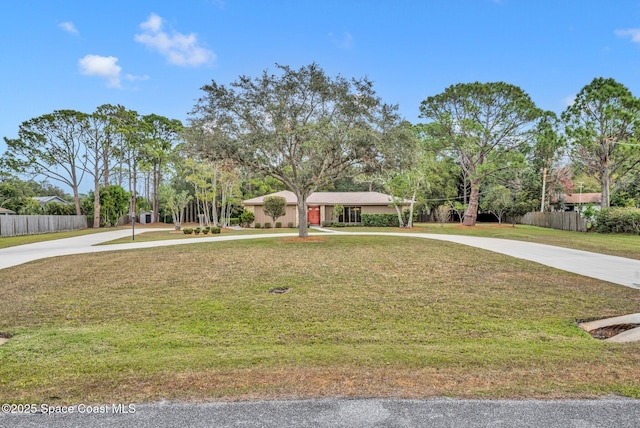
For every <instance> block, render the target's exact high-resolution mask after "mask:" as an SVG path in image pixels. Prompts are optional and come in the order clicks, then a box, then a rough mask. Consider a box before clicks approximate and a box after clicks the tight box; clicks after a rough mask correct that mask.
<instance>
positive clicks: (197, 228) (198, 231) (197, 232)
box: [193, 227, 200, 235]
mask: <svg viewBox="0 0 640 428" xmlns="http://www.w3.org/2000/svg"><path fill="white" fill-rule="evenodd" d="M193 233H195V234H196V235H200V228H199V227H196V228H195V229H193Z"/></svg>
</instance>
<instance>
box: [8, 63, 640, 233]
mask: <svg viewBox="0 0 640 428" xmlns="http://www.w3.org/2000/svg"><path fill="white" fill-rule="evenodd" d="M202 91H203V96H202V97H201V98H200V99H199V100H198V102H197V103H196V105H195V106H194V109H193V111H192V112H191V113H190V116H189V122H188V126H187V127H183V126H182V124H181V123H180V122H179V121H176V120H170V119H168V118H165V117H162V116H157V115H148V116H140V115H138V114H137V113H136V112H133V111H130V110H127V109H125V108H124V107H121V106H110V105H105V106H101V107H99V108H98V109H97V110H96V112H95V113H92V114H85V113H79V112H75V111H70V110H64V111H56V112H54V113H52V114H49V115H44V116H41V117H39V118H36V119H32V120H30V121H27V122H25V123H23V124H22V125H21V126H20V129H19V133H18V134H19V137H18V138H17V139H7V138H5V141H6V143H7V146H8V150H7V153H5V155H4V156H3V157H2V159H1V163H2V165H3V166H4V169H5V170H9V171H12V172H17V173H22V174H27V173H30V174H33V175H40V176H44V177H46V178H48V179H50V180H57V181H58V182H60V183H63V184H65V185H67V186H68V187H70V188H71V189H72V190H73V193H74V195H73V199H74V201H75V205H76V210H77V211H78V212H80V206H79V205H80V204H79V193H78V185H79V183H80V182H81V181H82V178H83V176H84V175H85V174H86V175H87V176H88V177H90V178H92V181H93V185H94V186H93V187H94V191H93V192H94V211H95V212H98V213H99V211H100V197H99V195H100V192H101V191H100V189H101V188H102V189H106V188H107V187H108V186H111V185H120V186H123V187H125V186H128V191H129V192H130V194H131V200H132V201H135V200H136V199H137V198H136V188H137V184H136V183H137V180H138V176H139V175H140V174H141V173H142V174H143V176H144V177H146V178H147V182H148V183H150V186H151V187H152V191H151V192H150V205H151V207H152V210H153V211H154V212H155V213H156V214H158V213H159V212H160V205H162V206H163V207H164V208H165V209H166V210H168V211H170V212H171V214H172V216H173V217H174V222H176V224H177V225H178V226H179V224H180V222H181V216H182V212H183V211H184V207H185V206H186V205H187V204H189V203H191V204H195V205H196V206H197V212H198V215H199V217H200V218H201V219H202V221H203V222H204V223H206V224H207V225H209V224H214V225H222V226H226V225H228V223H229V218H230V217H231V216H232V215H237V212H236V211H237V210H236V207H237V206H238V205H239V203H240V201H241V200H242V199H243V198H250V197H253V196H257V195H263V194H266V193H270V192H272V191H276V190H282V189H284V188H287V189H289V190H291V191H292V192H293V193H295V194H296V196H297V199H298V211H299V217H300V218H305V217H306V212H307V202H306V201H307V198H308V196H309V195H310V194H311V193H313V192H314V191H319V190H331V189H336V190H367V189H368V190H374V189H375V190H382V191H384V192H386V193H389V194H390V195H392V197H393V201H392V202H391V203H392V205H394V206H395V207H396V208H397V211H398V218H399V221H400V224H401V225H406V226H411V222H412V219H413V217H414V216H413V211H414V210H415V209H416V207H426V209H427V210H429V209H433V208H435V207H438V206H442V205H448V206H451V207H452V208H453V209H454V210H455V211H456V212H458V214H459V215H460V216H461V217H462V221H463V223H464V224H465V225H469V226H472V225H474V224H475V222H476V220H477V215H478V210H479V209H481V210H484V211H489V212H494V213H497V216H499V217H502V214H503V213H504V212H507V211H508V212H509V213H512V214H514V213H518V212H519V211H525V210H526V211H529V210H534V209H540V210H545V209H548V208H549V202H550V200H549V196H550V195H551V194H553V193H558V194H562V193H564V192H566V191H571V190H572V188H573V182H576V180H575V176H576V175H577V174H580V176H581V178H580V179H579V181H580V183H581V190H584V191H585V192H586V191H587V190H588V188H589V187H590V186H591V187H593V188H594V190H596V191H599V190H602V206H605V207H606V206H609V205H610V203H611V202H612V201H613V202H614V203H619V204H632V203H636V202H637V201H640V189H638V187H639V185H638V184H637V183H639V182H640V180H639V177H638V176H639V175H640V174H639V173H638V164H639V163H640V148H639V146H638V143H637V136H638V125H639V124H640V101H639V100H638V99H636V98H635V97H633V95H632V94H631V93H630V91H629V90H628V89H627V88H626V87H624V86H623V85H622V84H620V83H618V82H616V81H614V80H613V79H602V78H597V79H594V80H593V81H592V82H591V83H590V84H589V85H587V86H585V87H584V88H583V89H582V91H580V93H579V94H578V95H577V97H576V100H575V103H574V104H572V105H571V106H570V107H569V108H567V110H566V111H565V112H563V113H562V115H560V116H557V115H556V114H554V113H553V112H548V111H542V110H541V109H539V108H538V107H537V106H536V105H535V104H534V103H533V101H532V100H531V99H530V97H529V96H528V95H527V94H526V93H525V92H524V91H523V90H522V89H521V88H518V87H517V86H514V85H510V84H507V83H504V82H494V83H479V82H475V83H468V84H456V85H452V86H450V87H448V88H446V89H445V90H444V91H443V92H442V93H440V94H437V95H434V96H431V97H428V98H427V99H425V100H424V101H423V102H422V104H421V105H420V116H421V118H423V119H424V120H425V123H422V124H411V123H408V122H406V121H404V120H402V118H401V117H400V116H399V115H398V113H397V106H391V105H388V104H385V103H383V102H382V100H381V99H380V98H379V97H378V96H377V95H376V93H375V91H374V89H373V83H372V82H371V81H369V80H368V79H366V78H365V79H346V78H344V77H342V76H336V77H330V76H327V75H326V74H325V73H324V71H323V70H322V69H321V68H320V67H319V66H318V65H317V64H310V65H308V66H304V67H301V68H300V69H297V70H296V69H292V68H290V67H287V66H281V65H278V66H277V73H275V74H270V73H268V72H267V71H265V72H264V73H263V74H262V75H261V76H258V77H256V78H251V77H248V76H241V77H239V79H238V80H236V81H235V82H233V83H231V84H229V85H221V84H218V83H216V82H215V81H212V82H211V84H208V85H205V86H203V87H202ZM594 180H595V184H594V183H593V181H594ZM102 192H104V190H103V191H102ZM612 194H613V195H614V197H613V198H612ZM407 200H408V201H411V203H410V211H411V212H410V213H409V215H408V216H406V215H405V216H403V215H402V213H401V212H400V207H401V206H402V205H404V204H405V203H406V201H407ZM97 217H99V215H97V214H96V218H97ZM404 219H407V220H406V224H405V222H404ZM94 221H98V220H97V219H96V220H94ZM306 235H307V229H306V223H305V222H301V224H300V236H306Z"/></svg>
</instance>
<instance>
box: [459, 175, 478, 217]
mask: <svg viewBox="0 0 640 428" xmlns="http://www.w3.org/2000/svg"><path fill="white" fill-rule="evenodd" d="M479 197H480V181H479V180H471V194H470V195H469V208H467V209H466V210H465V212H464V221H463V222H462V224H463V225H465V226H475V225H476V219H477V218H478V199H479Z"/></svg>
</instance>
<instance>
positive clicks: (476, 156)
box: [420, 82, 541, 226]
mask: <svg viewBox="0 0 640 428" xmlns="http://www.w3.org/2000/svg"><path fill="white" fill-rule="evenodd" d="M420 112H421V114H420V116H421V117H424V118H426V119H430V120H431V121H432V122H433V126H431V127H430V128H429V129H430V131H431V132H432V135H433V136H435V137H436V138H438V139H440V140H441V141H443V142H444V143H445V147H447V148H448V150H449V151H450V152H451V154H452V156H453V157H455V158H456V159H458V162H459V165H460V167H461V168H462V170H463V172H464V174H465V175H466V177H469V179H470V182H471V194H470V197H469V208H468V209H467V210H466V211H465V213H464V221H463V224H465V225H467V226H473V225H475V223H476V218H477V214H478V201H479V193H480V186H481V185H482V181H483V180H484V179H485V178H486V177H488V176H490V175H492V174H494V173H495V172H496V171H499V170H501V169H504V168H511V167H512V159H513V158H514V157H517V156H522V154H521V152H523V151H526V150H527V149H528V147H529V145H530V140H531V136H532V133H531V127H532V125H533V124H534V122H535V121H536V119H537V118H538V117H539V116H540V113H541V112H540V110H539V109H538V108H537V107H536V106H535V104H534V103H533V101H531V99H530V98H529V96H528V95H527V94H526V93H525V92H524V91H523V90H522V89H520V88H519V87H517V86H514V85H510V84H507V83H504V82H495V83H479V82H475V83H467V84H462V83H461V84H457V85H452V86H450V87H448V88H447V89H445V91H444V92H443V93H441V94H438V95H435V96H431V97H428V98H427V99H426V100H424V101H423V102H422V104H421V106H420Z"/></svg>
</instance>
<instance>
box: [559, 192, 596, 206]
mask: <svg viewBox="0 0 640 428" xmlns="http://www.w3.org/2000/svg"><path fill="white" fill-rule="evenodd" d="M601 200H602V193H567V194H566V195H564V203H565V204H599V203H600V202H601Z"/></svg>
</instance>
